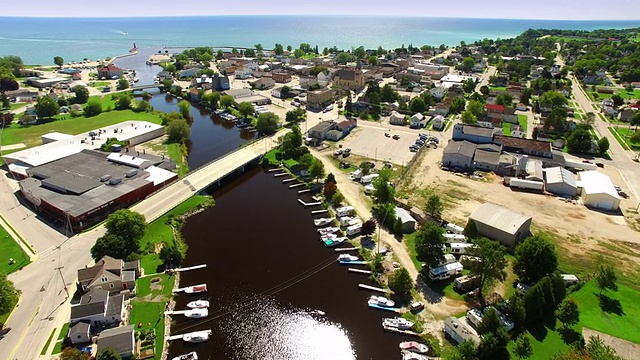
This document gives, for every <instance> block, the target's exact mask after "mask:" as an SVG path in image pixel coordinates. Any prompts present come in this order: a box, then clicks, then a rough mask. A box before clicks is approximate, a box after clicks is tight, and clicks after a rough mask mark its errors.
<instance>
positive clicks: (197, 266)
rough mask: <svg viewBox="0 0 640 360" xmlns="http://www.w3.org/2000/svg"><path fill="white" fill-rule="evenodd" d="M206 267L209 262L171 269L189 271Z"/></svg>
mask: <svg viewBox="0 0 640 360" xmlns="http://www.w3.org/2000/svg"><path fill="white" fill-rule="evenodd" d="M206 267H207V264H201V265H194V266H189V267H186V268H178V269H172V270H171V271H175V272H183V271H189V270H198V269H203V268H206Z"/></svg>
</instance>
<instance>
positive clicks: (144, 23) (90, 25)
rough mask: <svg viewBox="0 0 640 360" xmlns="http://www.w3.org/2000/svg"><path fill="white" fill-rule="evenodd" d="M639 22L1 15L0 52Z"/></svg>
mask: <svg viewBox="0 0 640 360" xmlns="http://www.w3.org/2000/svg"><path fill="white" fill-rule="evenodd" d="M636 26H640V20H636V21H558V20H524V19H520V20H509V19H462V18H420V17H373V16H368V17H352V16H348V17H347V16H203V17H170V18H166V17H165V18H163V17H150V18H84V19H79V18H12V17H0V55H9V54H11V55H18V56H20V57H22V59H23V60H24V62H25V63H27V64H40V65H53V57H54V56H62V57H63V58H64V59H65V61H67V62H69V61H79V60H82V59H84V58H89V59H104V58H105V57H108V56H114V55H118V54H123V53H126V52H127V51H128V50H129V49H130V48H131V47H133V43H136V45H137V46H138V47H139V48H141V49H150V48H152V49H160V48H162V47H163V46H168V47H171V46H213V47H216V46H239V47H250V46H253V45H254V44H256V43H261V44H262V45H263V46H264V47H265V48H271V47H273V45H274V44H275V43H276V42H278V43H281V44H283V45H284V46H285V47H286V46H287V45H292V46H293V47H294V48H296V47H298V46H299V45H300V43H309V44H311V45H312V46H315V45H318V47H319V48H320V49H322V48H324V47H332V46H337V47H338V48H342V49H350V48H351V47H357V46H360V45H363V46H365V47H367V48H376V47H377V46H379V45H380V46H382V47H384V48H396V47H399V46H401V45H402V44H404V45H405V46H408V45H409V44H413V45H414V46H421V45H424V44H430V45H440V44H446V45H455V44H458V43H459V42H460V41H461V40H463V41H466V42H472V41H475V40H479V39H483V38H492V39H495V38H506V37H513V36H516V35H518V34H520V33H522V32H523V31H525V30H527V29H529V28H534V29H540V28H545V29H550V28H554V29H582V30H593V29H598V28H629V27H636Z"/></svg>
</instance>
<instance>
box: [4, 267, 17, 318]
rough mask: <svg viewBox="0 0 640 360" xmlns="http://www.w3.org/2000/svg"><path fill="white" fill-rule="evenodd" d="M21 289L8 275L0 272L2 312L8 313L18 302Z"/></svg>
mask: <svg viewBox="0 0 640 360" xmlns="http://www.w3.org/2000/svg"><path fill="white" fill-rule="evenodd" d="M19 295H20V290H18V289H16V288H15V286H13V282H11V280H9V279H7V275H6V274H3V273H0V314H7V313H9V312H10V311H11V310H13V307H14V306H15V305H16V304H17V303H18V296H19Z"/></svg>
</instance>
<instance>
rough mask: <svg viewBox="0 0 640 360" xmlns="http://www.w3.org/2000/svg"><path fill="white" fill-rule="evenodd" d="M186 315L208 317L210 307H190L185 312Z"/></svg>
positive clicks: (195, 317)
mask: <svg viewBox="0 0 640 360" xmlns="http://www.w3.org/2000/svg"><path fill="white" fill-rule="evenodd" d="M184 316H186V317H188V318H192V319H202V318H206V317H207V316H209V309H208V308H195V309H189V310H186V311H185V312H184Z"/></svg>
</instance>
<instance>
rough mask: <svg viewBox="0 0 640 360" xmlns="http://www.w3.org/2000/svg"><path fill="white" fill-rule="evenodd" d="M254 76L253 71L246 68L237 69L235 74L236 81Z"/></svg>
mask: <svg viewBox="0 0 640 360" xmlns="http://www.w3.org/2000/svg"><path fill="white" fill-rule="evenodd" d="M252 75H253V69H250V68H248V67H246V66H243V67H241V68H238V69H236V71H235V72H234V73H233V76H235V78H236V79H248V78H250V77H251V76H252Z"/></svg>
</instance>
